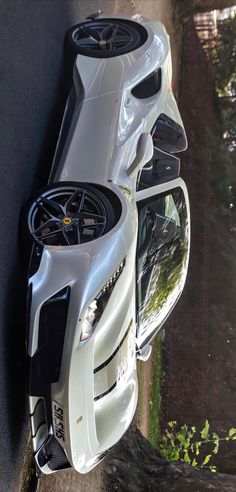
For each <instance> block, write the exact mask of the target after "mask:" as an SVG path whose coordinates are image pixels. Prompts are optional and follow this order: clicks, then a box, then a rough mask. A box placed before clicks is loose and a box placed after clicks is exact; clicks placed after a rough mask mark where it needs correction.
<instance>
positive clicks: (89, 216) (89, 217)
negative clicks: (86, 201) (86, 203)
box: [78, 212, 106, 221]
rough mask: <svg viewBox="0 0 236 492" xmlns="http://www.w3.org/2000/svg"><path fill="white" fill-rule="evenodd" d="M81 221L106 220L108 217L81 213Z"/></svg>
mask: <svg viewBox="0 0 236 492" xmlns="http://www.w3.org/2000/svg"><path fill="white" fill-rule="evenodd" d="M78 218H79V219H101V220H104V221H105V220H106V217H104V215H97V214H93V213H92V212H91V213H90V212H80V213H79V216H78Z"/></svg>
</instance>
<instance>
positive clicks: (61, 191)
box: [27, 183, 115, 246]
mask: <svg viewBox="0 0 236 492" xmlns="http://www.w3.org/2000/svg"><path fill="white" fill-rule="evenodd" d="M27 222H28V230H29V233H30V235H31V237H33V239H34V241H36V242H37V243H40V244H41V245H48V246H72V245H76V244H81V243H86V242H88V241H92V240H94V239H97V238H99V237H101V236H103V235H104V234H105V233H106V232H108V231H109V230H110V229H111V228H112V227H113V226H114V224H115V213H114V210H113V207H112V206H111V204H110V202H109V200H108V199H107V197H106V196H105V195H104V194H103V193H102V192H101V191H100V190H98V189H97V188H95V187H94V186H92V185H87V184H86V185H79V184H78V185H76V184H74V185H66V184H63V183H62V184H61V185H60V183H58V184H57V185H53V186H50V187H49V188H47V189H45V191H43V192H42V193H41V194H40V195H39V196H38V198H36V199H35V200H33V201H32V202H31V204H30V206H29V208H28V215H27Z"/></svg>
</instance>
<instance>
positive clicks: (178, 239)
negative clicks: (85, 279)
mask: <svg viewBox="0 0 236 492" xmlns="http://www.w3.org/2000/svg"><path fill="white" fill-rule="evenodd" d="M138 212H139V234H138V249H137V307H138V322H139V328H138V342H139V346H140V347H142V346H143V345H145V344H146V343H147V342H148V341H150V340H151V339H152V338H153V336H154V335H155V334H156V332H157V331H158V329H159V328H160V327H161V325H162V323H163V322H164V320H165V319H166V317H167V316H168V314H169V313H170V311H171V309H172V308H173V306H174V304H175V302H176V301H177V299H178V297H179V295H180V293H181V291H182V289H183V286H184V282H185V278H186V273H187V264H188V249H189V224H188V218H187V209H186V202H185V198H184V193H183V190H182V189H181V188H180V187H178V188H175V189H173V190H171V191H169V192H168V193H166V194H161V195H160V194H159V195H155V196H152V197H149V198H148V199H145V200H142V201H141V202H139V204H138Z"/></svg>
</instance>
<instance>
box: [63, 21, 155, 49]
mask: <svg viewBox="0 0 236 492" xmlns="http://www.w3.org/2000/svg"><path fill="white" fill-rule="evenodd" d="M146 40H147V31H146V29H145V28H144V27H143V26H141V25H140V24H138V23H137V22H133V21H129V20H125V19H96V20H93V21H86V22H82V23H81V24H77V25H75V26H73V27H72V28H71V29H69V31H67V33H66V37H65V49H66V51H67V53H70V54H72V55H73V56H75V55H78V54H81V55H85V56H90V57H94V58H111V57H115V56H120V55H124V54H126V53H130V52H132V51H134V50H136V49H138V48H139V47H140V46H142V45H143V44H144V43H145V41H146Z"/></svg>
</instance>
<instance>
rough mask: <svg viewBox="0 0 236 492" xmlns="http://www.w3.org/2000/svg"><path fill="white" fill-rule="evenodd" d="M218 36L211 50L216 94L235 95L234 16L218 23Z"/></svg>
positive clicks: (235, 51) (235, 33) (235, 27)
mask: <svg viewBox="0 0 236 492" xmlns="http://www.w3.org/2000/svg"><path fill="white" fill-rule="evenodd" d="M217 28H218V36H217V38H216V39H215V44H214V48H213V50H212V56H213V63H214V67H215V78H216V88H217V92H218V94H219V95H221V96H227V95H231V94H232V93H234V94H236V16H234V17H229V18H227V19H224V20H222V21H220V22H218V25H217Z"/></svg>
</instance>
